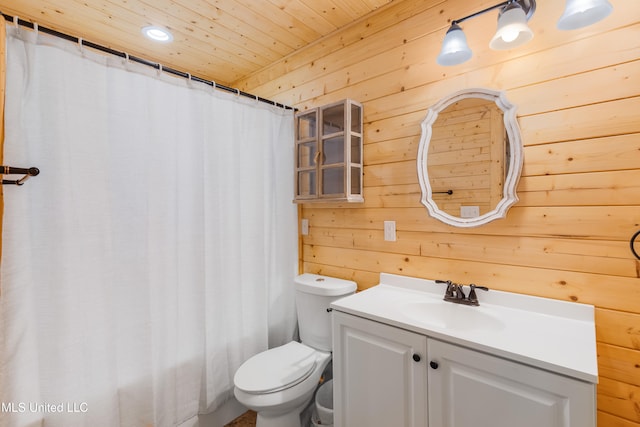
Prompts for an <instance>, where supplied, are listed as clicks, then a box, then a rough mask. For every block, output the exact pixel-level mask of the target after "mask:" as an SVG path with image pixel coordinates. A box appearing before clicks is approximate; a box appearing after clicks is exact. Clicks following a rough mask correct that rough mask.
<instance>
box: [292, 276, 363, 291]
mask: <svg viewBox="0 0 640 427" xmlns="http://www.w3.org/2000/svg"><path fill="white" fill-rule="evenodd" d="M295 282H296V285H297V288H298V290H300V291H302V292H305V293H308V294H314V295H323V296H338V295H349V294H351V293H353V292H355V291H356V288H357V287H358V285H356V282H353V281H351V280H344V279H338V278H335V277H329V276H321V275H319V274H311V273H304V274H301V275H300V276H297V277H296V279H295Z"/></svg>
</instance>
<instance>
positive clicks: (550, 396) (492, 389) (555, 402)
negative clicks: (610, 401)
mask: <svg viewBox="0 0 640 427" xmlns="http://www.w3.org/2000/svg"><path fill="white" fill-rule="evenodd" d="M428 351H429V362H430V364H431V367H430V368H429V374H428V375H429V392H428V395H429V427H513V426H518V427H540V426H545V427H595V425H596V421H595V417H596V416H595V409H594V408H595V385H594V384H589V383H585V382H582V381H579V380H575V379H571V378H568V377H564V376H561V375H557V374H553V373H550V372H547V371H544V370H541V369H537V368H533V367H530V366H527V365H522V364H520V363H516V362H513V361H508V360H505V359H501V358H499V357H495V356H490V355H487V354H484V353H480V352H477V351H473V350H469V349H467V348H463V347H459V346H456V345H452V344H448V343H444V342H441V341H437V340H434V339H429V341H428Z"/></svg>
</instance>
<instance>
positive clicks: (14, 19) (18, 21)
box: [13, 16, 20, 27]
mask: <svg viewBox="0 0 640 427" xmlns="http://www.w3.org/2000/svg"><path fill="white" fill-rule="evenodd" d="M13 25H15V26H16V27H17V26H19V25H20V18H18V17H17V16H14V17H13Z"/></svg>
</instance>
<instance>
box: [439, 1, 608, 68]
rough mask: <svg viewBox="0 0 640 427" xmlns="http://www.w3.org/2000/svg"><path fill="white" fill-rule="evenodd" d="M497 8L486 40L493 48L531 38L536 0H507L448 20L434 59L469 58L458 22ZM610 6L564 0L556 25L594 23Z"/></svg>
mask: <svg viewBox="0 0 640 427" xmlns="http://www.w3.org/2000/svg"><path fill="white" fill-rule="evenodd" d="M494 9H500V12H499V13H498V29H497V30H496V33H495V35H494V36H493V38H492V39H491V42H490V43H489V47H490V48H491V49H494V50H507V49H512V48H514V47H517V46H520V45H523V44H524V43H526V42H528V41H529V40H531V39H532V38H533V31H531V29H530V28H529V26H528V25H527V21H529V19H531V17H532V16H533V13H534V12H535V10H536V0H507V1H504V2H502V3H499V4H496V5H494V6H491V7H488V8H486V9H483V10H481V11H479V12H476V13H473V14H471V15H469V16H465V17H464V18H461V19H456V20H454V21H451V27H449V30H448V31H447V34H446V35H445V37H444V40H443V41H442V49H441V50H440V54H439V55H438V59H437V62H438V64H440V65H444V66H450V65H458V64H462V63H463V62H465V61H467V60H468V59H469V58H471V56H472V53H471V49H470V48H469V45H468V44H467V38H466V37H465V35H464V32H463V31H462V28H460V25H459V24H460V23H462V22H464V21H466V20H468V19H471V18H475V17H476V16H479V15H482V14H484V13H487V12H490V11H492V10H494ZM612 10H613V6H611V4H610V3H609V2H608V0H567V3H566V7H565V10H564V13H563V14H562V17H560V19H559V20H558V25H557V26H558V29H560V30H574V29H577V28H582V27H585V26H587V25H591V24H593V23H596V22H598V21H600V20H602V19H604V18H606V17H607V16H608V15H609V14H610V13H611V11H612Z"/></svg>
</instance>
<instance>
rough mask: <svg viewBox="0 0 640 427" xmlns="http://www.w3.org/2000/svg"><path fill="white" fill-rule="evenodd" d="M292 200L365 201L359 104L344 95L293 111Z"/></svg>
mask: <svg viewBox="0 0 640 427" xmlns="http://www.w3.org/2000/svg"><path fill="white" fill-rule="evenodd" d="M295 123H296V132H295V135H296V142H295V144H296V148H295V151H296V168H295V174H296V176H295V183H296V184H295V188H296V190H295V191H296V193H295V194H296V195H295V199H294V201H295V202H297V203H306V202H318V201H346V202H364V198H363V197H362V104H360V103H358V102H356V101H353V100H350V99H345V100H343V101H340V102H336V103H333V104H328V105H324V106H322V107H317V108H314V109H312V110H308V111H304V112H300V113H298V114H296V120H295Z"/></svg>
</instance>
